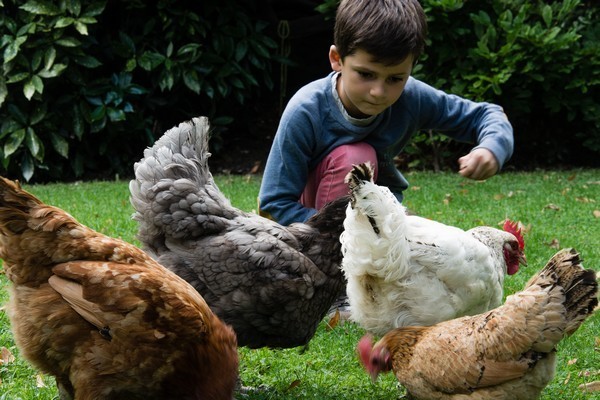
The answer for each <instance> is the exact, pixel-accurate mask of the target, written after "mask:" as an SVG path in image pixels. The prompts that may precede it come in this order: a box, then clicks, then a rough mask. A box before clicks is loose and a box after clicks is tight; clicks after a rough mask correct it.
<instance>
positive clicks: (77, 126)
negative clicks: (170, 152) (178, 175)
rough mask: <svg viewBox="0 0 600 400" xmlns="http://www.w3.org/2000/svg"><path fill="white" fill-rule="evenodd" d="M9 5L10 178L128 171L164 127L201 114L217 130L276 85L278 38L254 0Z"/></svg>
mask: <svg viewBox="0 0 600 400" xmlns="http://www.w3.org/2000/svg"><path fill="white" fill-rule="evenodd" d="M146 3H148V4H146ZM0 6H1V9H2V14H1V15H0V27H1V38H0V54H1V55H2V64H3V73H2V75H1V76H0V120H1V121H2V125H1V128H2V131H1V134H0V159H1V160H2V166H1V167H2V170H3V171H2V172H3V174H9V175H12V176H15V177H23V178H25V179H26V180H30V179H32V178H33V177H34V180H50V179H52V180H66V179H71V178H75V177H81V176H87V177H90V176H94V174H100V175H102V176H106V175H107V174H108V173H123V174H130V173H131V165H132V162H133V161H134V160H137V159H139V157H140V154H141V153H142V150H143V148H144V147H145V146H147V145H149V144H151V143H152V142H153V141H154V140H155V139H156V137H158V136H160V135H161V134H162V132H163V131H164V130H165V129H168V128H170V127H171V126H173V125H174V124H177V123H178V122H180V121H182V120H185V119H189V118H190V116H193V115H200V114H202V115H208V116H210V117H212V122H213V125H215V126H216V129H217V130H218V129H219V127H224V126H226V125H227V124H229V123H230V122H231V121H232V120H233V116H234V115H236V116H239V115H240V110H243V108H242V106H243V105H245V104H246V103H248V102H249V100H250V99H254V98H256V96H258V95H259V93H260V92H261V91H263V92H264V91H269V90H270V89H271V88H273V81H272V77H271V66H272V61H273V59H275V58H276V57H275V56H274V54H275V53H276V51H275V49H276V42H275V41H274V40H272V39H271V38H270V36H268V35H267V34H266V31H265V28H266V27H267V23H266V22H261V21H260V15H259V12H260V10H256V9H255V8H254V7H253V4H252V2H248V3H244V4H241V3H240V4H238V2H236V1H234V0H221V1H219V2H212V1H202V2H200V1H175V0H161V1H156V2H143V1H135V0H134V1H128V0H122V1H110V2H107V1H90V2H87V1H82V0H60V1H49V0H29V1H23V0H3V1H2V2H0Z"/></svg>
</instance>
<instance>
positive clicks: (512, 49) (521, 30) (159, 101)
mask: <svg viewBox="0 0 600 400" xmlns="http://www.w3.org/2000/svg"><path fill="white" fill-rule="evenodd" d="M298 1H301V0H298ZM306 1H308V0H306ZM148 3H152V4H150V5H148V4H146V2H143V1H141V0H134V1H126V0H116V1H111V2H107V1H89V2H84V1H81V0H59V1H50V0H29V1H25V0H0V10H2V13H1V14H0V55H1V57H2V68H3V71H2V74H0V123H1V125H0V126H1V132H0V160H1V161H2V163H1V165H0V172H1V173H2V174H4V175H9V176H12V177H15V178H18V177H22V178H24V179H25V180H34V181H46V180H69V179H74V178H78V177H84V178H92V177H95V176H99V177H106V176H108V174H115V173H119V174H123V175H129V174H131V165H132V163H133V162H134V161H136V160H137V159H139V157H140V154H141V152H142V150H143V148H144V147H146V146H147V145H150V144H151V143H152V142H153V141H154V140H155V139H156V138H157V137H159V136H160V135H161V134H162V133H163V132H164V130H165V129H168V128H170V127H171V126H173V125H175V124H177V123H178V122H180V121H182V120H185V119H188V118H190V116H192V115H200V114H203V115H208V116H209V117H211V119H212V122H213V125H214V126H215V131H216V133H219V132H226V131H227V127H228V126H230V124H232V122H235V123H236V124H237V126H244V124H246V125H247V126H250V124H249V123H248V121H249V120H250V119H251V118H253V117H256V115H257V114H258V113H259V111H257V110H258V107H257V104H259V100H260V99H265V98H267V99H268V101H270V102H271V103H277V102H278V96H279V93H276V91H275V90H273V89H274V88H275V86H276V85H275V83H274V82H277V81H278V80H279V78H280V77H279V76H277V75H276V73H277V72H278V71H279V63H280V62H286V63H288V62H289V60H286V59H283V58H281V57H278V56H277V54H278V53H279V51H280V50H279V49H278V48H277V47H278V46H277V42H276V40H279V39H278V38H276V34H275V33H274V32H275V31H276V27H275V26H273V24H272V22H273V19H272V16H271V15H269V12H270V11H272V10H271V9H270V8H269V6H268V5H265V4H263V3H261V2H258V1H247V2H236V1H235V0H222V1H219V2H214V1H209V0H207V1H202V2H200V1H175V0H159V1H156V2H148ZM310 3H314V1H310ZM336 4H337V0H327V1H324V2H323V4H322V5H321V7H320V12H324V13H325V14H327V15H329V16H330V17H331V15H332V13H333V11H334V10H335V6H336ZM422 4H423V6H424V8H425V10H426V13H427V15H428V18H429V31H430V33H429V43H428V47H427V48H426V54H425V55H424V57H423V58H422V60H420V63H419V65H418V66H417V68H416V69H415V75H416V76H417V77H419V78H421V79H423V80H425V81H427V82H429V83H430V84H432V85H434V86H436V87H439V88H441V89H443V90H446V91H448V92H453V93H456V94H459V95H462V96H464V97H467V98H472V99H474V100H486V101H492V102H496V103H498V104H500V105H502V106H503V107H504V108H505V110H506V112H507V114H508V115H509V118H510V120H511V121H512V123H513V125H514V126H515V138H516V151H515V155H514V157H513V161H512V162H511V164H512V165H515V166H517V167H521V166H522V167H524V166H528V165H535V166H554V165H557V164H560V163H571V164H581V165H590V164H592V165H598V161H597V160H598V159H599V156H600V91H599V90H598V85H599V81H600V59H599V58H600V48H599V47H600V25H599V24H597V23H596V24H594V23H593V22H594V21H597V20H598V19H599V17H600V15H598V14H599V10H600V6H599V5H597V4H596V3H595V2H592V1H583V0H562V1H552V2H543V1H520V0H491V1H486V2H475V1H458V0H423V1H422ZM267 8H269V9H267ZM314 13H315V14H316V13H318V11H316V10H315V11H314ZM262 19H265V20H266V19H268V20H269V21H271V25H269V23H267V22H264V21H262ZM301 44H302V43H301ZM304 45H305V46H313V47H315V43H313V42H311V41H308V40H307V43H305V44H304ZM323 57H324V58H325V57H326V54H323ZM300 63H302V60H300ZM295 71H297V72H298V73H301V72H302V66H301V65H300V67H299V68H298V66H295ZM327 72H328V71H323V75H324V74H326V73H327ZM274 111H275V112H276V111H277V110H274V109H272V108H269V109H267V110H264V111H262V112H263V113H273V112H274ZM271 117H272V116H271ZM273 129H274V128H273ZM232 132H233V133H230V132H227V134H242V135H243V134H245V133H246V132H242V131H238V130H237V129H235V130H232ZM272 133H273V132H272V131H271V130H269V132H266V133H264V134H265V136H266V135H271V134H272ZM214 143H215V144H218V141H214ZM432 150H433V151H432ZM458 151H463V150H462V149H460V150H459V149H457V148H456V147H455V145H454V144H453V143H450V142H447V141H445V140H444V139H443V138H442V137H441V136H440V135H439V134H437V133H436V132H421V133H419V134H418V135H417V136H416V138H415V140H414V142H413V144H412V145H411V146H410V147H409V148H408V149H407V155H406V159H407V160H408V162H411V163H412V165H413V166H415V167H427V168H429V167H430V166H431V165H432V163H433V165H437V166H440V167H444V166H446V165H454V163H455V159H456V154H457V152H458Z"/></svg>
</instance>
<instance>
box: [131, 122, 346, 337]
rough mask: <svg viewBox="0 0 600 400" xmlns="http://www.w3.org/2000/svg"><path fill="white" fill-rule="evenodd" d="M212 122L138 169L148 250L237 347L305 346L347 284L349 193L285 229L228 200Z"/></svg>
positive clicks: (148, 154)
mask: <svg viewBox="0 0 600 400" xmlns="http://www.w3.org/2000/svg"><path fill="white" fill-rule="evenodd" d="M209 129H210V128H209V121H208V119H207V118H206V117H200V118H194V119H193V120H192V121H190V122H184V123H181V124H180V125H179V126H178V127H174V128H172V129H170V130H168V131H167V132H166V133H165V134H164V135H163V137H162V138H160V139H159V140H158V141H157V142H156V143H155V144H154V146H153V147H151V148H147V149H146V150H145V151H144V158H143V159H141V160H140V161H139V162H137V163H136V164H135V166H134V170H135V179H134V180H132V181H131V182H130V185H129V189H130V193H131V203H132V205H133V206H134V208H135V213H134V219H135V220H136V221H138V223H139V229H138V238H139V240H140V241H141V242H142V244H143V247H144V249H145V250H146V251H147V252H149V254H151V255H152V256H153V257H155V258H156V259H157V260H158V261H159V262H160V263H161V264H162V265H164V266H166V267H167V268H169V269H170V270H172V271H173V272H175V273H176V274H178V275H179V276H181V277H182V278H184V279H185V280H186V281H188V282H189V283H190V284H192V286H194V287H195V288H196V290H198V292H200V294H201V295H202V296H203V297H204V299H205V300H206V302H207V303H208V304H209V306H210V307H211V309H212V310H213V311H214V312H215V313H216V314H217V315H218V316H219V317H220V318H221V319H222V320H223V321H224V322H226V323H227V324H229V325H231V326H232V327H233V329H234V330H235V332H236V334H237V338H238V344H239V345H240V346H247V347H250V348H258V347H272V348H286V347H296V346H301V345H305V344H306V343H308V341H309V340H310V339H311V338H312V336H313V335H314V333H315V331H316V329H317V326H318V324H319V323H320V322H321V320H322V319H323V317H324V316H325V314H326V313H327V311H328V309H329V307H330V306H331V304H332V303H333V301H334V300H335V299H336V298H337V297H338V296H339V295H340V294H343V293H344V291H345V288H346V282H345V279H344V277H343V274H342V272H341V270H340V263H341V258H342V254H341V244H340V242H339V236H340V234H341V232H342V230H343V220H344V217H345V209H346V206H347V204H348V201H349V198H340V199H338V200H336V201H333V202H331V203H330V204H328V205H327V206H326V207H324V208H323V209H322V210H321V211H320V212H319V213H318V214H316V215H315V216H313V217H312V218H311V219H310V220H309V221H307V222H306V223H295V224H291V225H290V226H282V225H280V224H278V223H276V222H274V221H271V220H269V219H266V218H263V217H261V216H259V215H257V214H254V213H247V212H243V211H241V210H239V209H237V208H235V207H234V206H232V205H231V203H230V201H229V200H228V199H227V198H226V197H225V196H224V195H223V193H222V192H221V191H220V190H219V188H218V187H217V185H216V184H215V182H214V180H213V177H212V174H211V173H210V171H209V166H208V158H209V156H210V153H209V151H208V141H209Z"/></svg>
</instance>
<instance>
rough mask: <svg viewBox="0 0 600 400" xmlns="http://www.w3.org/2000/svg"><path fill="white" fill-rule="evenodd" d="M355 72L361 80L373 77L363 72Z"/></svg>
mask: <svg viewBox="0 0 600 400" xmlns="http://www.w3.org/2000/svg"><path fill="white" fill-rule="evenodd" d="M356 72H358V75H359V76H360V77H361V78H372V77H373V74H372V73H370V72H364V71H356Z"/></svg>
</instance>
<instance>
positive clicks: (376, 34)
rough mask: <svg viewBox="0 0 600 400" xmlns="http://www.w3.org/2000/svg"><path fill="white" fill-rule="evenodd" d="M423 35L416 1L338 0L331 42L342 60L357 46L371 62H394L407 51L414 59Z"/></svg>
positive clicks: (422, 17)
mask: <svg viewBox="0 0 600 400" xmlns="http://www.w3.org/2000/svg"><path fill="white" fill-rule="evenodd" d="M426 35H427V19H426V17H425V12H424V11H423V8H422V7H421V5H420V4H419V2H418V1H417V0H342V1H341V2H340V5H339V6H338V9H337V13H336V19H335V28H334V38H333V41H334V44H335V46H336V48H337V50H338V53H339V54H340V56H341V58H342V59H344V57H346V56H349V55H352V54H354V53H355V52H356V50H358V49H361V50H364V51H366V52H367V53H369V54H370V55H372V56H373V58H374V59H373V61H374V62H381V63H384V64H396V63H400V62H402V61H404V60H405V59H406V57H408V56H409V55H410V54H412V55H413V57H414V61H415V62H416V61H417V59H418V58H419V56H420V55H421V53H423V48H424V47H425V37H426Z"/></svg>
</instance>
